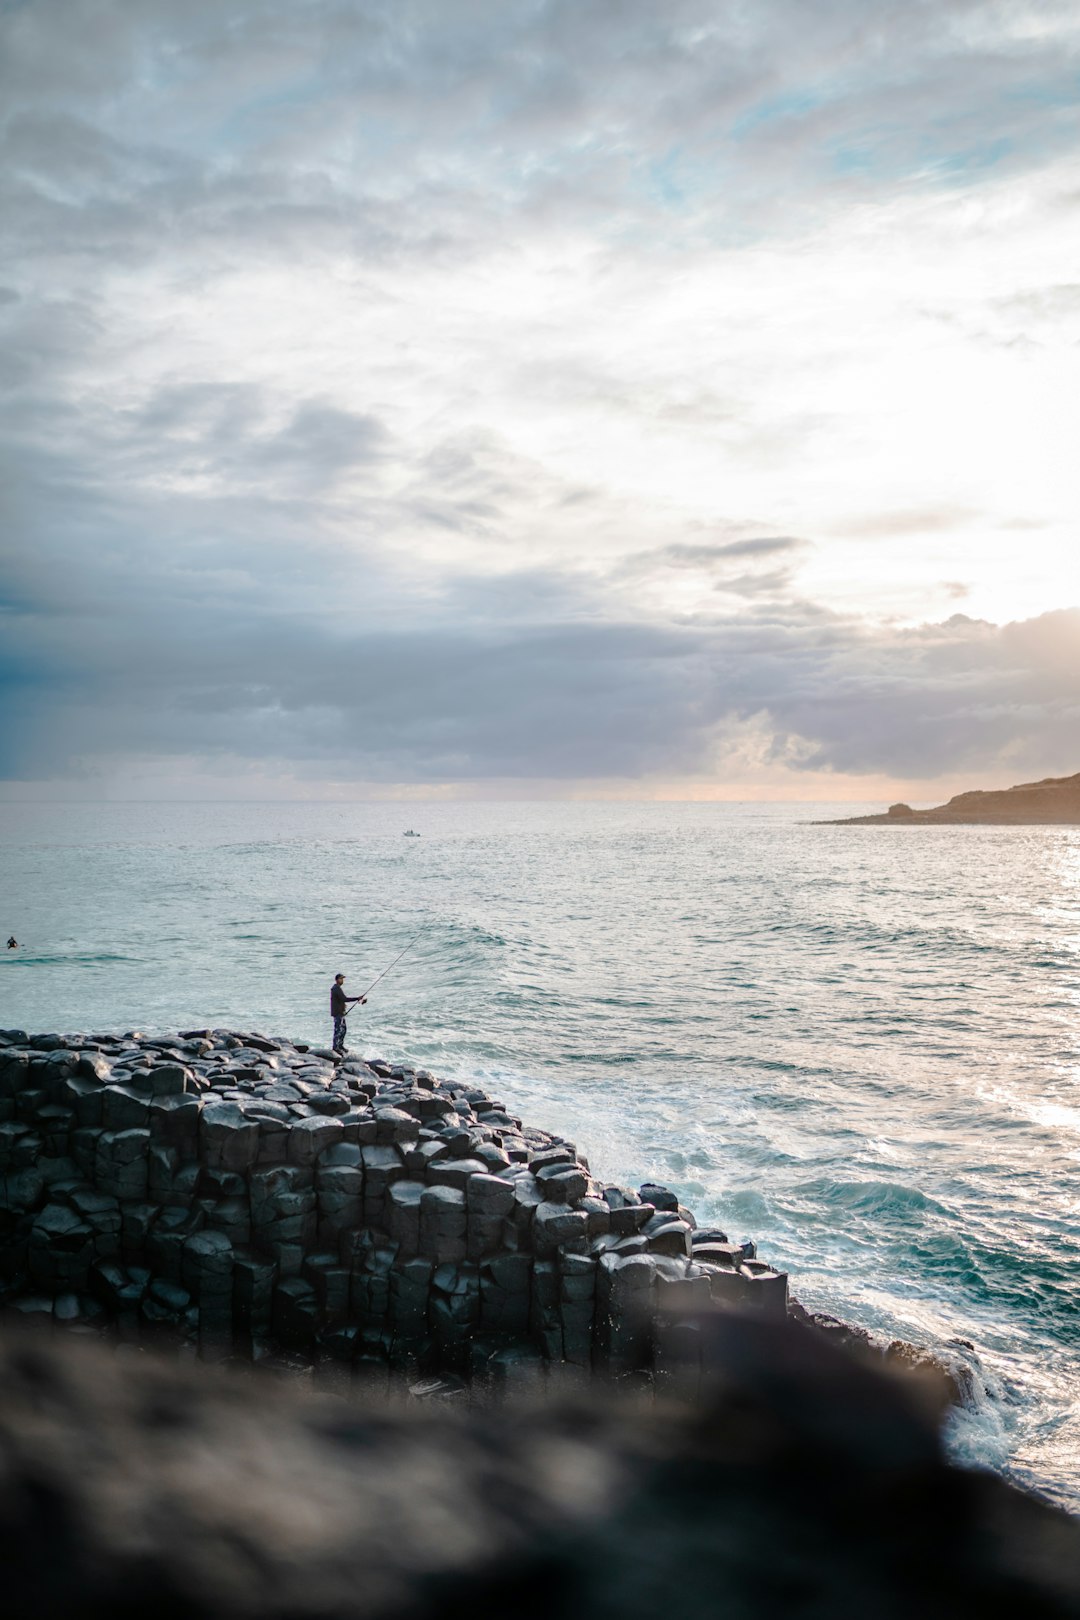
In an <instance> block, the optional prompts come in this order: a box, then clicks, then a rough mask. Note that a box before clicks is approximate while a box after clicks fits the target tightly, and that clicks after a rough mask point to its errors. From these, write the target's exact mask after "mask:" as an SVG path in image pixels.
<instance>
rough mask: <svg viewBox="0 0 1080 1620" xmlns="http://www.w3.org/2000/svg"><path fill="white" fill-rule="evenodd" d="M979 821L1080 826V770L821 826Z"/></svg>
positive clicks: (994, 824) (899, 806) (896, 807)
mask: <svg viewBox="0 0 1080 1620" xmlns="http://www.w3.org/2000/svg"><path fill="white" fill-rule="evenodd" d="M980 823H982V824H985V825H987V826H1002V827H1008V826H1016V827H1025V826H1026V827H1040V826H1049V827H1053V826H1058V827H1077V826H1080V772H1078V773H1077V774H1076V775H1075V776H1048V777H1045V778H1044V779H1043V780H1042V781H1041V782H1020V783H1018V784H1017V786H1016V787H1011V788H995V789H990V790H987V791H985V792H984V791H982V790H975V791H973V792H971V793H957V794H956V795H955V796H954V797H953V798H951V799H950V800H949V802H948V804H939V805H937V806H935V807H934V808H933V809H931V810H913V809H912V808H911V806H910V805H908V804H894V805H890V807H889V809H888V810H886V811H884V812H883V813H882V814H881V815H875V816H849V817H846V818H845V819H844V820H842V821H827V822H822V823H821V825H822V826H826V827H912V826H947V825H950V824H953V825H961V826H965V825H966V826H970V825H978V824H980Z"/></svg>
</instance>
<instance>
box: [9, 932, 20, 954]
mask: <svg viewBox="0 0 1080 1620" xmlns="http://www.w3.org/2000/svg"><path fill="white" fill-rule="evenodd" d="M7 948H8V950H9V951H17V950H18V948H19V942H18V940H17V939H16V938H15V935H14V934H12V935H11V937H10V939H9V940H8V942H7Z"/></svg>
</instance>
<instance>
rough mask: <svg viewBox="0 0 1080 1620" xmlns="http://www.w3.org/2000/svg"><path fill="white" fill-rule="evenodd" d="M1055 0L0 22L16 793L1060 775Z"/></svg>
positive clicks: (1063, 291)
mask: <svg viewBox="0 0 1080 1620" xmlns="http://www.w3.org/2000/svg"><path fill="white" fill-rule="evenodd" d="M1078 110H1080V8H1078V7H1077V6H1076V5H1075V3H1074V0H1067V3H1058V0H1039V3H1038V4H1028V3H1019V0H1017V3H998V0H974V3H970V0H709V3H705V0H665V3H664V4H663V5H659V6H658V5H656V4H655V0H617V3H616V0H520V3H514V4H507V3H506V0H385V3H367V0H260V3H251V4H238V3H235V0H182V3H181V0H0V145H2V151H0V696H2V718H0V797H8V798H19V797H31V798H32V797H75V798H90V799H93V798H110V797H120V798H125V797H134V798H139V797H146V798H156V797H179V798H184V797H188V798H214V797H222V798H230V797H233V798H260V797H267V798H276V797H281V798H294V797H295V798H308V797H329V798H364V797H390V798H393V797H418V798H424V797H426V796H436V797H449V798H470V797H481V798H483V797H490V798H500V797H508V796H509V797H524V798H528V797H626V798H660V799H663V798H700V799H709V798H718V799H731V798H765V799H817V800H823V799H831V800H859V801H862V800H866V801H876V800H878V799H883V800H889V799H892V798H896V797H906V798H909V799H911V800H912V801H913V802H935V801H937V800H938V799H940V798H941V797H943V796H947V794H948V793H950V792H953V791H957V790H959V789H961V788H964V787H969V786H1004V785H1008V783H1009V782H1013V781H1021V780H1029V779H1031V778H1033V777H1038V776H1042V775H1046V774H1070V773H1072V772H1074V771H1076V770H1080V545H1078V540H1080V534H1078V523H1077V519H1078V514H1080V456H1078V454H1077V450H1076V442H1077V428H1076V420H1077V405H1076V401H1077V398H1078V382H1080V377H1078V369H1080V367H1078V361H1080V161H1078V152H1080V138H1078V137H1080V129H1078V124H1080V115H1078Z"/></svg>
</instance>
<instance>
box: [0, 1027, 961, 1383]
mask: <svg viewBox="0 0 1080 1620" xmlns="http://www.w3.org/2000/svg"><path fill="white" fill-rule="evenodd" d="M717 1308H719V1309H725V1310H733V1309H734V1310H739V1311H745V1312H749V1313H750V1314H752V1315H754V1316H756V1317H759V1318H761V1319H764V1320H770V1321H774V1322H783V1321H784V1320H785V1318H788V1317H794V1318H795V1319H796V1320H797V1321H798V1322H800V1323H801V1324H803V1325H804V1326H809V1327H810V1328H812V1329H816V1331H818V1332H819V1333H822V1334H826V1333H827V1334H830V1335H831V1336H832V1337H834V1338H836V1339H838V1340H842V1341H843V1342H845V1343H846V1344H849V1345H850V1344H855V1345H857V1346H858V1347H860V1348H862V1349H863V1350H868V1351H869V1352H870V1353H871V1354H872V1355H879V1356H880V1355H884V1356H886V1357H889V1356H891V1357H893V1358H894V1359H897V1358H898V1359H900V1360H904V1361H907V1362H919V1361H920V1360H921V1361H923V1362H924V1363H925V1362H927V1361H928V1360H930V1359H931V1358H927V1357H926V1356H925V1354H924V1353H921V1352H917V1351H914V1350H912V1348H911V1347H910V1346H905V1345H899V1344H898V1345H894V1346H891V1347H888V1346H880V1345H875V1344H874V1343H873V1342H872V1341H871V1340H870V1338H869V1336H868V1335H867V1334H865V1333H860V1332H859V1330H857V1329H854V1328H850V1327H847V1326H846V1325H845V1324H843V1323H839V1322H835V1321H833V1320H832V1319H830V1318H823V1317H810V1316H808V1315H807V1313H806V1312H804V1311H802V1310H801V1308H800V1307H799V1306H798V1305H797V1303H795V1302H794V1301H791V1300H789V1297H788V1281H787V1277H786V1276H785V1275H784V1274H783V1273H780V1272H777V1271H776V1270H774V1269H773V1268H772V1267H770V1266H769V1265H768V1264H766V1263H765V1262H764V1261H762V1260H759V1259H758V1258H757V1255H756V1252H755V1248H754V1245H753V1244H752V1243H748V1242H742V1243H735V1242H732V1241H730V1240H729V1238H728V1236H727V1234H726V1233H725V1232H723V1231H720V1230H718V1229H716V1228H708V1229H705V1230H702V1229H701V1228H699V1227H698V1226H697V1223H696V1221H695V1219H694V1216H693V1215H692V1214H691V1213H690V1211H689V1210H687V1209H684V1208H682V1207H680V1205H679V1203H678V1200H677V1199H676V1197H675V1195H674V1194H673V1193H672V1192H670V1191H669V1190H668V1189H667V1188H665V1187H662V1186H655V1185H647V1186H643V1187H641V1188H640V1189H637V1190H635V1189H632V1188H627V1187H618V1186H614V1185H611V1184H608V1183H601V1182H599V1181H597V1180H596V1179H595V1178H594V1177H593V1176H592V1174H591V1172H590V1170H589V1165H588V1161H587V1160H586V1159H585V1158H584V1156H583V1155H581V1154H580V1153H578V1152H577V1150H576V1148H575V1147H574V1145H573V1144H572V1143H570V1142H567V1141H565V1140H564V1139H563V1138H561V1137H559V1136H556V1135H554V1134H553V1133H551V1132H547V1131H540V1130H535V1129H533V1128H531V1127H529V1126H527V1125H524V1124H523V1123H522V1122H521V1120H520V1119H518V1118H516V1117H515V1116H514V1115H512V1114H510V1113H509V1112H508V1111H507V1109H506V1108H505V1106H504V1104H503V1103H502V1101H500V1100H499V1099H498V1098H494V1097H489V1096H488V1095H486V1094H485V1093H484V1092H483V1091H481V1090H480V1089H478V1088H477V1087H474V1086H468V1085H463V1084H459V1083H452V1082H446V1081H442V1080H437V1079H436V1078H435V1077H434V1076H433V1075H431V1074H429V1073H427V1072H426V1071H425V1070H423V1069H411V1068H407V1067H403V1066H400V1065H394V1066H391V1065H389V1064H386V1063H382V1062H379V1061H371V1062H364V1061H362V1060H361V1059H359V1058H353V1057H350V1058H346V1059H345V1060H344V1061H339V1060H338V1059H337V1058H336V1057H335V1056H334V1054H333V1053H331V1052H330V1051H328V1050H326V1049H321V1048H320V1049H314V1050H313V1049H310V1048H308V1047H306V1046H303V1045H297V1044H293V1043H291V1042H289V1041H286V1040H281V1039H271V1038H269V1037H267V1036H265V1035H261V1034H257V1033H247V1034H237V1033H234V1032H232V1031H225V1030H188V1031H186V1032H184V1033H183V1034H181V1035H179V1036H178V1037H176V1038H175V1039H154V1038H149V1037H146V1036H143V1035H140V1034H138V1033H135V1032H130V1033H128V1034H126V1035H120V1036H117V1035H94V1036H71V1037H66V1036H59V1035H34V1036H28V1035H27V1034H26V1033H25V1031H22V1030H5V1031H0V1310H2V1311H3V1312H5V1313H6V1314H7V1315H9V1316H17V1317H19V1318H23V1319H30V1320H37V1321H39V1322H40V1321H46V1320H47V1321H48V1322H50V1323H51V1324H63V1325H66V1326H69V1327H72V1328H75V1329H77V1330H81V1331H83V1332H91V1331H102V1332H104V1333H107V1334H109V1335H110V1336H111V1337H113V1338H117V1337H118V1338H119V1339H120V1340H121V1341H122V1342H128V1343H143V1344H151V1345H152V1344H154V1343H155V1342H160V1343H164V1344H169V1345H171V1346H173V1347H180V1348H182V1349H185V1350H187V1351H189V1352H196V1353H197V1354H198V1355H200V1356H201V1357H202V1358H203V1359H204V1360H225V1359H229V1358H231V1357H239V1358H243V1359H250V1360H253V1361H256V1362H264V1361H270V1362H271V1363H274V1364H276V1365H279V1366H283V1367H287V1368H289V1367H291V1368H294V1369H296V1370H307V1371H312V1370H314V1371H315V1372H316V1373H317V1376H318V1379H319V1381H320V1382H322V1383H324V1384H326V1385H328V1386H330V1387H333V1388H335V1389H339V1390H341V1389H344V1388H345V1387H346V1386H348V1385H349V1384H350V1383H351V1382H352V1381H353V1380H354V1379H358V1378H359V1379H363V1378H367V1379H369V1380H371V1379H373V1380H375V1381H376V1382H381V1383H383V1384H385V1382H386V1380H387V1376H388V1373H390V1372H396V1373H397V1374H399V1375H404V1376H405V1377H406V1378H408V1379H413V1380H417V1379H420V1380H422V1379H423V1378H425V1377H429V1378H434V1380H435V1382H436V1384H438V1381H439V1380H440V1379H444V1380H445V1379H446V1378H447V1376H449V1378H450V1380H451V1386H452V1387H458V1388H461V1389H464V1387H465V1386H466V1385H468V1386H469V1387H470V1388H472V1387H477V1388H479V1387H481V1386H483V1387H486V1388H488V1389H492V1390H495V1391H498V1390H499V1389H503V1388H506V1389H514V1388H518V1387H527V1386H532V1385H537V1384H539V1383H543V1384H550V1383H552V1382H555V1383H564V1384H565V1383H567V1382H569V1383H571V1384H572V1383H574V1382H576V1381H580V1380H581V1379H582V1378H584V1377H585V1376H586V1374H587V1373H589V1372H598V1373H602V1374H605V1375H608V1376H613V1377H615V1378H629V1379H631V1380H636V1381H638V1382H643V1383H645V1384H648V1385H652V1384H654V1383H655V1384H656V1385H657V1386H658V1387H661V1386H666V1387H667V1388H668V1389H669V1390H674V1389H676V1388H677V1389H678V1390H679V1391H681V1392H682V1393H685V1394H687V1395H689V1396H691V1397H692V1396H693V1395H694V1393H695V1392H696V1389H697V1386H698V1383H699V1381H700V1377H701V1374H702V1366H703V1363H702V1349H701V1344H702V1341H701V1335H700V1332H699V1330H698V1329H697V1328H696V1327H695V1325H694V1321H693V1318H694V1317H695V1315H696V1313H700V1312H702V1311H705V1310H710V1309H717ZM937 1370H938V1371H939V1372H940V1371H941V1370H942V1369H941V1368H937ZM455 1380H457V1381H458V1382H457V1384H456V1385H455V1384H454V1381H455ZM433 1387H434V1386H433ZM953 1393H954V1395H955V1394H962V1393H963V1391H962V1390H958V1389H955V1388H954V1390H953Z"/></svg>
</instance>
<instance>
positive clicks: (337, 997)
mask: <svg viewBox="0 0 1080 1620" xmlns="http://www.w3.org/2000/svg"><path fill="white" fill-rule="evenodd" d="M344 983H345V975H344V973H335V975H334V982H333V984H332V985H331V986H330V1016H331V1018H332V1019H333V1020H334V1041H333V1046H334V1051H335V1052H340V1053H341V1054H342V1056H344V1055H345V1052H346V1050H347V1048H346V1045H345V1036H346V1035H347V1034H348V1030H349V1026H348V1025H347V1024H346V1022H345V1015H346V1013H347V1012H348V1010H349V1007H350V1005H355V1003H356V1002H358V1001H359V1002H360V1004H361V1005H363V1004H364V1002H366V1001H367V996H347V995H346V994H345V991H344V989H343V988H342V986H343V985H344Z"/></svg>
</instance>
